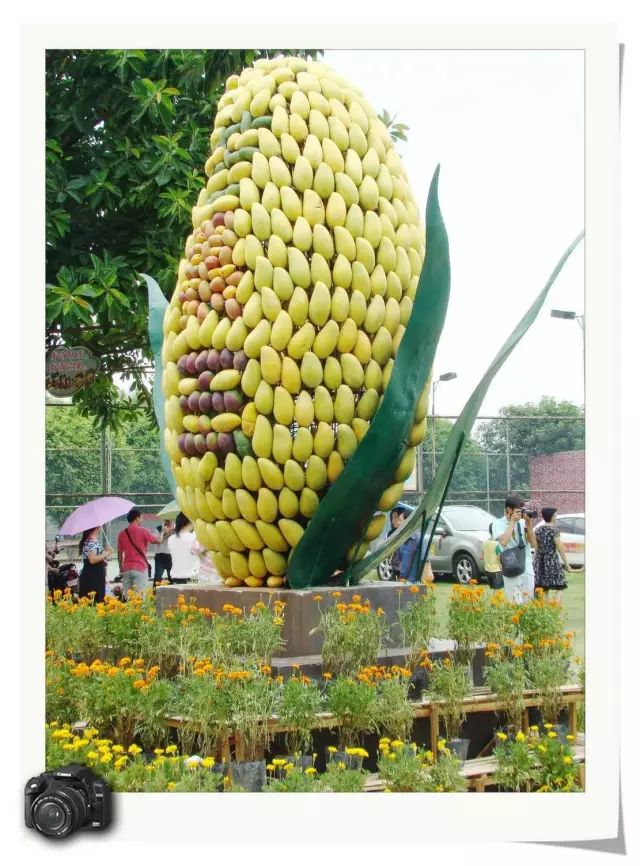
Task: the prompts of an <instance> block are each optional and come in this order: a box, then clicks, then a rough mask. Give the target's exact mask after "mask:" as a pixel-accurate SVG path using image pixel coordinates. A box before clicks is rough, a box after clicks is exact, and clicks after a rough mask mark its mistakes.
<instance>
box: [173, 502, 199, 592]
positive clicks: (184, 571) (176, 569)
mask: <svg viewBox="0 0 640 866" xmlns="http://www.w3.org/2000/svg"><path fill="white" fill-rule="evenodd" d="M196 543H197V542H196V537H195V534H194V532H193V524H192V523H191V522H190V521H189V519H188V518H187V517H185V516H184V514H183V513H182V512H180V514H178V516H177V517H176V528H175V532H174V534H173V535H170V536H169V542H168V546H169V553H170V555H171V583H190V582H193V581H194V580H196V579H197V577H198V571H199V569H200V560H199V559H198V557H197V555H196V553H195V551H194V546H195V544H196Z"/></svg>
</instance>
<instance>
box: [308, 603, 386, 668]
mask: <svg viewBox="0 0 640 866" xmlns="http://www.w3.org/2000/svg"><path fill="white" fill-rule="evenodd" d="M334 595H335V596H336V598H337V599H338V598H339V597H340V595H341V593H340V591H339V590H338V591H336V592H335V593H334ZM315 632H320V634H322V637H323V644H322V665H323V667H324V669H325V671H326V672H327V673H330V674H332V675H333V676H339V675H344V676H354V675H355V674H356V673H357V671H359V670H360V669H361V668H363V667H365V666H367V665H374V664H375V663H376V661H377V659H378V655H379V654H380V651H381V647H382V643H383V640H384V637H385V635H386V628H385V625H384V611H383V610H382V609H381V608H379V609H378V610H377V611H374V610H372V608H371V607H370V605H369V602H368V601H367V600H365V601H364V602H362V601H361V598H360V596H359V595H353V596H352V597H351V601H350V602H349V603H348V604H347V603H344V602H340V601H338V600H336V603H335V604H334V606H333V607H329V608H327V609H326V610H320V621H319V623H318V625H317V626H316V627H315V628H314V629H312V631H311V634H314V633H315Z"/></svg>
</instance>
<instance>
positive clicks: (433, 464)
mask: <svg viewBox="0 0 640 866" xmlns="http://www.w3.org/2000/svg"><path fill="white" fill-rule="evenodd" d="M457 378H458V374H457V373H443V374H442V376H440V377H439V378H438V379H436V380H435V381H434V382H433V385H432V386H431V418H432V424H431V480H432V481H433V479H434V477H435V474H436V386H437V385H439V384H440V382H450V381H451V379H457Z"/></svg>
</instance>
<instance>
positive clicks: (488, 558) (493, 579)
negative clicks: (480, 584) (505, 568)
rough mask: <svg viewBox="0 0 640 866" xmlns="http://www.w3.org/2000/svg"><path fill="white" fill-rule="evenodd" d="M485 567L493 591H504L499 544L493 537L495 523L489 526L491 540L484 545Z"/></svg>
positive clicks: (488, 539)
mask: <svg viewBox="0 0 640 866" xmlns="http://www.w3.org/2000/svg"><path fill="white" fill-rule="evenodd" d="M482 552H483V555H484V567H485V571H486V572H487V583H488V584H489V586H490V587H491V589H493V590H500V589H504V578H503V576H502V566H501V565H500V557H499V556H498V542H497V541H496V540H495V538H494V537H493V523H490V524H489V538H487V540H486V541H485V543H484V544H483V545H482Z"/></svg>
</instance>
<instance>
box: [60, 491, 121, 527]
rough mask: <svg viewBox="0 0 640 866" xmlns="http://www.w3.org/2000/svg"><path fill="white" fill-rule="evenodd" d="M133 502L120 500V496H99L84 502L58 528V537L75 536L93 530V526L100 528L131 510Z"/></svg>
mask: <svg viewBox="0 0 640 866" xmlns="http://www.w3.org/2000/svg"><path fill="white" fill-rule="evenodd" d="M134 507H135V503H134V502H130V501H129V500H128V499H122V497H120V496H101V497H100V499H92V500H91V502H85V504H84V505H81V506H80V507H79V508H76V510H75V511H74V512H73V513H72V514H70V515H69V516H68V517H67V519H66V520H65V522H64V523H63V524H62V526H61V527H60V535H77V534H78V533H79V532H84V530H85V529H93V527H94V526H102V524H103V523H109V521H110V520H115V519H116V517H122V515H123V514H126V513H127V512H128V511H130V510H131V509H132V508H134Z"/></svg>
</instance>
